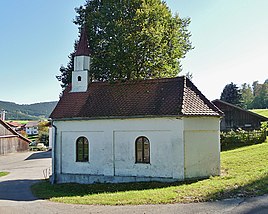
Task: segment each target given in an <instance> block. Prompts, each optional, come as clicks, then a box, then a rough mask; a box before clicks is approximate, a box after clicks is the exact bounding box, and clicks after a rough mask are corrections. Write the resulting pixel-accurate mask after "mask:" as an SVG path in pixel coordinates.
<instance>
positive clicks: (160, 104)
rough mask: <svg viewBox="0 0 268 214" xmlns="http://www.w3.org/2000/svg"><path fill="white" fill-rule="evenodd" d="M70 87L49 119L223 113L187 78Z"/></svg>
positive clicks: (219, 114) (212, 114)
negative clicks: (79, 88) (84, 89)
mask: <svg viewBox="0 0 268 214" xmlns="http://www.w3.org/2000/svg"><path fill="white" fill-rule="evenodd" d="M70 91H71V86H69V87H68V88H67V89H66V90H65V91H64V93H63V96H62V97H61V99H60V101H59V102H58V104H57V106H56V107H55V109H54V110H53V112H52V113H51V115H50V117H51V118H52V119H71V118H109V117H148V116H217V117H219V116H222V112H221V111H220V110H219V109H218V108H217V107H216V106H214V105H213V104H212V103H211V102H210V101H209V100H208V99H206V98H205V96H204V95H202V93H201V92H200V91H199V90H198V89H197V88H196V87H195V86H194V84H193V83H192V82H191V81H190V80H189V79H187V78H186V77H176V78H165V79H154V80H141V81H127V82H117V83H108V82H92V83H90V85H89V87H88V90H87V92H70Z"/></svg>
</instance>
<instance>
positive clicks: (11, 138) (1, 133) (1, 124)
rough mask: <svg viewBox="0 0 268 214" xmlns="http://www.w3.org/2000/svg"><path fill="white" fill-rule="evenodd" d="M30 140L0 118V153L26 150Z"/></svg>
mask: <svg viewBox="0 0 268 214" xmlns="http://www.w3.org/2000/svg"><path fill="white" fill-rule="evenodd" d="M30 142H31V141H30V140H28V139H27V138H25V137H23V136H22V135H20V134H19V133H18V132H16V131H15V130H13V129H12V128H11V127H10V126H9V125H8V124H7V123H6V122H5V121H3V120H1V119H0V155H5V154H7V153H14V152H23V151H28V149H29V143H30Z"/></svg>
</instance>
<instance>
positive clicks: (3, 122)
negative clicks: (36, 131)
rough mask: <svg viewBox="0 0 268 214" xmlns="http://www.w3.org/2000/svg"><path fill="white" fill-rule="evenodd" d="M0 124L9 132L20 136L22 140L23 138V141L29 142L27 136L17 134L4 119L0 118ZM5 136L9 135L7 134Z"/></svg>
mask: <svg viewBox="0 0 268 214" xmlns="http://www.w3.org/2000/svg"><path fill="white" fill-rule="evenodd" d="M0 124H2V125H3V126H4V127H5V128H6V129H7V130H8V131H9V132H11V133H12V134H13V135H15V136H17V137H18V138H20V139H22V140H24V141H26V142H28V143H30V142H31V141H30V140H29V139H28V138H26V137H24V136H22V135H21V134H19V133H18V132H16V131H15V130H13V129H12V128H11V127H10V126H9V125H8V124H7V123H6V122H5V121H3V120H1V119H0ZM4 137H5V136H4ZM7 137H9V136H7Z"/></svg>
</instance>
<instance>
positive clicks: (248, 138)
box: [221, 128, 267, 149]
mask: <svg viewBox="0 0 268 214" xmlns="http://www.w3.org/2000/svg"><path fill="white" fill-rule="evenodd" d="M266 133H267V132H266V129H261V130H253V131H245V130H243V129H241V128H239V129H237V130H236V131H234V130H231V131H228V132H221V147H222V149H223V148H226V147H235V146H243V145H252V144H258V143H263V142H264V141H265V140H266Z"/></svg>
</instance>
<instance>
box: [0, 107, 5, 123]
mask: <svg viewBox="0 0 268 214" xmlns="http://www.w3.org/2000/svg"><path fill="white" fill-rule="evenodd" d="M0 119H1V120H3V121H5V119H6V111H5V110H2V111H1V112H0Z"/></svg>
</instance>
